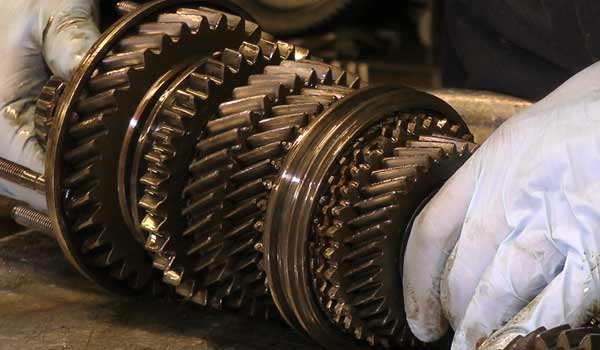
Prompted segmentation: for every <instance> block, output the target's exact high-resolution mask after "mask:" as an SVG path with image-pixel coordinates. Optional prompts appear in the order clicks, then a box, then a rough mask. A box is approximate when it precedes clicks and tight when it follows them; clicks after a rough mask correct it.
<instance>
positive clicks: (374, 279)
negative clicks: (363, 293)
mask: <svg viewBox="0 0 600 350" xmlns="http://www.w3.org/2000/svg"><path fill="white" fill-rule="evenodd" d="M380 274H381V268H379V269H376V270H374V271H369V274H367V275H365V276H362V275H355V276H354V277H353V279H352V282H350V283H349V284H348V286H347V287H346V292H347V293H354V292H356V291H359V290H364V289H371V288H380V287H381V284H380V283H378V277H379V275H380Z"/></svg>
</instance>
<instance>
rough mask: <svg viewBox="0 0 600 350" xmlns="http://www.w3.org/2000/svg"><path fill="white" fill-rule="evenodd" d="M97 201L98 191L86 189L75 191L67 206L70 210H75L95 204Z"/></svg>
mask: <svg viewBox="0 0 600 350" xmlns="http://www.w3.org/2000/svg"><path fill="white" fill-rule="evenodd" d="M97 202H98V197H97V196H96V192H93V191H90V190H89V189H86V190H84V191H79V192H75V193H73V194H72V195H71V196H69V198H68V200H67V203H66V207H67V209H69V210H75V209H81V208H83V207H85V206H89V205H93V204H94V203H97Z"/></svg>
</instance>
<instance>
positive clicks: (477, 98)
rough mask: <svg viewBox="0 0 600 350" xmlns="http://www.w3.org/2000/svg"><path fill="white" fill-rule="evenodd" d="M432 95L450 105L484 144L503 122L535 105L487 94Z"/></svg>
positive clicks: (450, 92) (446, 91)
mask: <svg viewBox="0 0 600 350" xmlns="http://www.w3.org/2000/svg"><path fill="white" fill-rule="evenodd" d="M426 92H427V93H430V94H432V95H434V96H436V97H438V98H440V99H442V100H444V102H446V103H448V104H449V105H450V106H452V108H454V109H455V110H456V111H457V112H458V113H459V114H460V116H461V117H462V118H463V119H464V120H465V122H466V123H467V124H468V125H469V128H470V129H471V131H472V132H473V136H474V137H475V140H477V141H478V142H480V143H481V142H483V141H484V140H485V139H487V138H488V136H489V135H490V134H491V133H492V132H493V131H494V130H496V129H497V128H498V127H499V126H500V125H501V124H502V123H503V122H504V121H506V120H507V119H508V118H510V117H512V116H513V115H515V114H517V113H518V112H520V111H522V110H524V109H525V108H527V107H529V106H531V105H532V104H533V102H531V101H528V100H524V99H521V98H518V97H512V96H508V95H503V94H498V93H494V92H488V91H479V90H466V89H435V90H428V91H426Z"/></svg>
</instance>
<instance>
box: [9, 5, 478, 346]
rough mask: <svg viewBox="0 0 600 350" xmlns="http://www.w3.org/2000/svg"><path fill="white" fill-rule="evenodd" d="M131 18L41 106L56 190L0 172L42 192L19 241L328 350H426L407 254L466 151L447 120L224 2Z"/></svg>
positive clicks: (117, 280) (94, 274)
mask: <svg viewBox="0 0 600 350" xmlns="http://www.w3.org/2000/svg"><path fill="white" fill-rule="evenodd" d="M129 5H131V6H129ZM129 5H128V6H126V7H123V8H126V10H127V11H125V10H123V12H127V13H128V14H127V15H125V16H124V17H123V18H121V20H119V21H118V22H117V23H115V24H114V25H113V26H112V27H111V28H109V29H108V31H107V32H106V33H105V34H104V35H103V36H102V38H101V39H100V40H99V41H98V43H97V44H96V45H95V46H94V47H93V48H92V49H91V51H90V53H89V55H88V56H87V57H86V58H85V59H84V60H83V62H82V65H81V67H80V69H79V70H78V71H77V72H76V73H75V75H74V77H73V78H72V80H71V81H69V82H68V83H66V84H63V83H62V82H60V81H57V80H51V81H50V82H49V84H48V86H47V87H46V88H45V89H44V90H43V93H42V95H41V97H40V101H39V103H38V116H37V117H36V127H37V129H38V136H39V138H40V140H41V141H42V142H44V140H46V139H48V143H47V162H46V172H47V173H46V174H45V175H44V176H42V175H40V174H36V173H34V172H31V171H29V170H28V169H23V168H22V167H18V166H12V165H11V164H9V163H8V162H4V161H2V162H0V165H2V166H0V175H2V177H5V178H9V179H12V180H14V181H15V182H19V183H25V184H28V186H29V187H32V188H36V189H38V190H40V189H41V190H43V186H45V189H46V191H45V192H46V195H47V202H48V208H49V216H44V215H43V214H41V213H39V212H35V211H32V210H27V208H20V209H18V210H15V211H14V215H15V217H16V218H18V220H19V222H22V223H25V224H30V226H32V227H37V228H38V229H43V230H45V231H49V230H50V227H49V226H50V223H51V226H52V228H51V229H52V231H53V232H54V234H55V235H56V237H57V239H58V241H59V243H60V245H61V247H62V248H63V251H64V252H65V255H66V256H67V258H68V259H69V261H70V262H71V263H72V264H73V265H74V266H75V267H76V268H77V269H78V270H79V271H80V272H82V273H83V274H84V275H85V276H86V277H88V278H89V279H91V280H93V281H95V282H97V283H98V284H100V285H102V286H104V287H106V288H108V289H110V290H113V291H117V292H126V293H131V292H135V293H140V292H147V291H150V292H153V293H162V292H165V291H166V292H169V291H173V292H174V293H175V294H177V295H179V296H180V297H183V298H185V299H187V300H191V301H193V302H195V303H197V304H200V305H203V306H210V307H213V308H217V309H222V308H225V309H242V310H244V311H246V312H248V313H250V314H252V315H258V316H261V317H270V316H271V315H272V314H273V313H274V312H275V311H279V313H280V314H281V316H282V317H283V318H284V319H285V320H286V321H287V322H288V323H289V324H290V325H291V326H292V327H293V328H295V329H296V330H298V331H299V332H301V333H302V334H304V335H307V336H309V337H311V338H313V339H314V340H315V341H317V342H318V343H320V344H322V345H323V346H326V347H341V346H345V347H349V348H352V349H354V348H357V349H358V348H364V347H365V346H373V347H383V348H387V347H396V346H402V347H407V348H423V347H425V346H426V345H424V344H421V343H419V342H417V341H416V339H415V338H414V337H413V336H412V335H411V334H410V330H409V329H408V327H407V325H406V321H405V319H404V307H403V301H402V288H401V272H402V271H401V267H402V256H403V247H404V244H405V242H406V239H407V237H408V232H409V231H410V225H411V221H412V219H413V218H414V216H415V215H416V213H418V211H419V208H420V207H421V206H422V205H423V203H425V202H426V201H427V199H428V198H429V197H430V195H431V194H433V193H434V192H435V191H436V190H437V188H439V186H440V185H441V184H442V183H443V182H444V181H445V180H446V179H447V178H448V177H449V176H451V174H452V173H453V172H454V171H455V170H456V169H457V168H458V167H459V166H460V165H462V164H463V163H464V162H465V161H466V159H467V158H468V157H469V156H470V154H471V153H472V152H473V151H474V150H475V149H476V146H477V145H476V144H474V143H473V142H472V136H471V134H470V132H469V130H468V128H467V126H466V125H465V123H464V122H463V121H462V120H461V118H460V117H459V116H458V115H457V113H456V112H455V111H454V110H453V109H452V108H451V107H450V106H448V105H447V104H445V103H444V102H442V101H441V100H439V99H437V98H435V97H433V96H431V95H428V94H425V93H421V92H417V91H415V90H412V89H409V88H405V87H374V88H365V87H364V86H361V81H360V79H359V78H358V77H357V76H356V75H355V74H352V73H349V72H345V71H344V70H343V69H341V68H339V67H336V66H332V65H329V64H326V63H324V62H322V61H320V60H318V59H317V58H315V57H311V56H310V53H309V52H308V51H307V50H305V49H302V48H300V47H295V46H293V45H290V44H287V43H284V42H280V41H276V40H274V39H273V38H272V37H271V36H270V35H268V34H265V33H263V32H262V31H261V29H260V28H259V27H258V26H257V25H256V24H255V23H253V22H251V21H248V20H245V19H244V18H243V13H242V12H240V10H239V9H237V8H236V7H233V6H230V5H229V4H228V3H225V2H223V1H219V2H218V5H219V8H224V7H229V8H230V10H229V12H221V11H217V10H214V9H211V8H210V7H207V6H212V5H217V4H216V2H215V1H200V0H198V1H193V0H157V1H153V2H151V3H149V4H147V5H144V6H134V5H132V4H129ZM231 13H238V14H241V15H242V17H240V16H238V15H233V14H231ZM48 135H49V136H48ZM4 165H10V166H4ZM36 223H37V226H36ZM437 345H439V344H437ZM437 345H436V346H437Z"/></svg>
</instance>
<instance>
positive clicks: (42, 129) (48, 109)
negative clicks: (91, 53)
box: [33, 76, 65, 149]
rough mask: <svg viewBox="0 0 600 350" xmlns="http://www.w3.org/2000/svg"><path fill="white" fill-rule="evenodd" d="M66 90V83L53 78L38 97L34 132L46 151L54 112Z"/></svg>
mask: <svg viewBox="0 0 600 350" xmlns="http://www.w3.org/2000/svg"><path fill="white" fill-rule="evenodd" d="M64 89H65V82H64V81H63V80H62V79H60V78H58V77H54V76H53V77H51V78H50V79H49V80H48V82H46V84H45V85H44V86H43V87H42V92H41V93H40V95H39V96H38V99H37V102H36V105H35V115H34V118H33V123H34V129H33V131H34V133H35V137H36V139H37V140H38V142H39V144H40V146H42V147H43V148H44V149H46V144H47V143H48V134H49V133H50V128H51V126H52V120H53V118H54V112H55V111H56V106H57V105H58V100H59V99H60V95H61V94H62V92H63V90H64Z"/></svg>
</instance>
